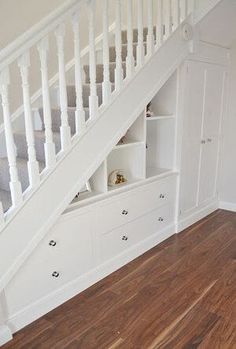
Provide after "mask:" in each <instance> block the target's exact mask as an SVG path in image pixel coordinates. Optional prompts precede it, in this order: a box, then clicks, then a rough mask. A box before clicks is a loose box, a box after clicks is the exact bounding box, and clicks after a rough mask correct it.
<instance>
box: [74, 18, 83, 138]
mask: <svg viewBox="0 0 236 349" xmlns="http://www.w3.org/2000/svg"><path fill="white" fill-rule="evenodd" d="M72 25H73V32H74V58H75V92H76V111H75V125H76V133H77V134H82V133H83V132H84V130H85V111H84V107H83V86H82V66H81V57H80V15H79V11H76V12H75V13H74V15H73V18H72Z"/></svg>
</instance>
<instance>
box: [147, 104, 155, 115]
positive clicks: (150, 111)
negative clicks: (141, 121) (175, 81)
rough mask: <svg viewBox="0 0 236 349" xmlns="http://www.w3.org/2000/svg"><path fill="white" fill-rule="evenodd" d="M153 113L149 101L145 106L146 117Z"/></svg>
mask: <svg viewBox="0 0 236 349" xmlns="http://www.w3.org/2000/svg"><path fill="white" fill-rule="evenodd" d="M153 115H154V113H153V111H152V102H150V103H148V105H147V107H146V117H147V118H150V117H151V116H153Z"/></svg>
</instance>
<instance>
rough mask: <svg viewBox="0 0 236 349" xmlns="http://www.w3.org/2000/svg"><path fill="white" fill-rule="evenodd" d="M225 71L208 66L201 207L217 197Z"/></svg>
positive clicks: (202, 154) (199, 202)
mask: <svg viewBox="0 0 236 349" xmlns="http://www.w3.org/2000/svg"><path fill="white" fill-rule="evenodd" d="M225 76H226V75H225V71H224V69H223V68H222V67H219V66H215V65H207V64H206V76H205V98H204V110H203V127H202V139H203V140H204V142H205V143H204V144H203V146H202V151H201V163H200V179H199V200H198V204H199V205H204V203H207V202H208V201H211V200H213V199H214V198H215V197H216V195H217V173H218V157H219V141H220V121H221V116H222V110H223V100H224V86H225Z"/></svg>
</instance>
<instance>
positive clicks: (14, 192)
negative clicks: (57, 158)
mask: <svg viewBox="0 0 236 349" xmlns="http://www.w3.org/2000/svg"><path fill="white" fill-rule="evenodd" d="M9 84H10V77H9V70H8V68H6V69H5V70H3V71H2V72H0V94H1V97H2V109H3V122H4V130H5V140H6V150H7V158H8V163H9V173H10V183H9V186H10V192H11V200H12V206H13V208H16V207H18V206H19V205H20V204H21V203H22V201H23V197H22V188H21V183H20V181H19V176H18V170H17V166H16V147H15V143H14V137H13V131H12V125H11V118H10V108H9V96H8V92H9Z"/></svg>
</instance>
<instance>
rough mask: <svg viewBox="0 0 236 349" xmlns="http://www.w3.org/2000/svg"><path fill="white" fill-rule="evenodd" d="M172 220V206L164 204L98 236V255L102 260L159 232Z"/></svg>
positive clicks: (110, 257) (112, 256)
mask: <svg viewBox="0 0 236 349" xmlns="http://www.w3.org/2000/svg"><path fill="white" fill-rule="evenodd" d="M173 222H174V206H173V205H171V204H170V205H166V206H163V207H160V208H158V209H156V210H153V211H152V212H150V213H148V214H146V215H145V216H142V217H141V218H138V219H136V220H135V221H133V222H130V223H128V224H126V225H123V226H121V227H119V228H117V229H115V230H112V231H111V232H108V233H106V234H103V235H101V236H100V256H101V260H102V261H103V262H104V261H106V260H109V259H112V258H114V257H115V256H117V255H119V254H121V253H123V252H125V251H126V250H127V249H128V248H131V247H133V246H134V245H135V244H137V243H139V242H141V241H142V240H145V239H147V238H148V237H150V236H151V235H153V234H157V233H158V232H161V231H162V230H163V229H164V228H166V227H167V226H168V225H171V224H172V223H173Z"/></svg>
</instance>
